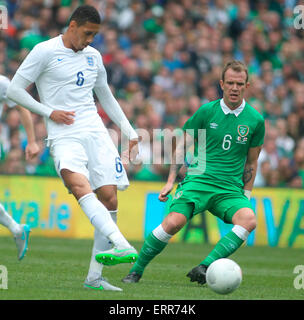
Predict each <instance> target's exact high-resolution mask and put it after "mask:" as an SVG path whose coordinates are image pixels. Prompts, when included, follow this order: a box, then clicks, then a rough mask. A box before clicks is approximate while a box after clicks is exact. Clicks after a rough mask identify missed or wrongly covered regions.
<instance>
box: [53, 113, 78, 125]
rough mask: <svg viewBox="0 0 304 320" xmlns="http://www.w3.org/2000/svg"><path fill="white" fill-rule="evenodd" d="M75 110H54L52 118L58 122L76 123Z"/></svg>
mask: <svg viewBox="0 0 304 320" xmlns="http://www.w3.org/2000/svg"><path fill="white" fill-rule="evenodd" d="M74 117H75V112H74V111H63V110H54V111H53V112H52V113H51V115H50V119H51V120H53V121H54V122H56V123H62V124H67V125H70V124H73V123H74Z"/></svg>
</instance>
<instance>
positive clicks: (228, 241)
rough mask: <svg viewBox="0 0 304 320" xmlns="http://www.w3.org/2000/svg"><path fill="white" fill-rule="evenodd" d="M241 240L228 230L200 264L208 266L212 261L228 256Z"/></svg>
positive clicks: (240, 243)
mask: <svg viewBox="0 0 304 320" xmlns="http://www.w3.org/2000/svg"><path fill="white" fill-rule="evenodd" d="M243 242H244V240H242V239H240V238H239V237H238V236H237V235H236V234H235V233H234V232H233V231H230V232H228V233H227V234H226V235H225V236H224V237H223V238H222V239H221V240H220V241H219V242H218V243H217V244H216V245H215V247H214V249H213V250H212V251H211V252H210V253H209V255H208V256H207V257H206V259H205V260H203V261H202V262H201V263H200V264H203V265H205V266H207V267H208V266H209V265H210V264H211V263H212V262H213V261H215V260H217V259H220V258H226V257H228V256H229V255H231V254H232V253H233V252H234V251H235V250H237V249H238V248H239V247H240V246H241V245H242V244H243Z"/></svg>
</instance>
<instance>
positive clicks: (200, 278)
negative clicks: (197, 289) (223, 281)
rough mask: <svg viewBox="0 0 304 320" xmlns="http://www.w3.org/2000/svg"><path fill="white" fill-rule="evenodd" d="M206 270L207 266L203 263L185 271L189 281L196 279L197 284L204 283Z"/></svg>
mask: <svg viewBox="0 0 304 320" xmlns="http://www.w3.org/2000/svg"><path fill="white" fill-rule="evenodd" d="M206 272H207V267H206V266H204V265H203V264H199V265H198V266H197V267H195V268H193V269H192V270H191V271H189V272H188V273H187V277H189V278H190V281H191V282H194V281H197V282H198V283H199V284H205V283H206Z"/></svg>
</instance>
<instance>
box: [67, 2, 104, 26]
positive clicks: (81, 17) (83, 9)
mask: <svg viewBox="0 0 304 320" xmlns="http://www.w3.org/2000/svg"><path fill="white" fill-rule="evenodd" d="M72 20H74V21H75V22H76V23H77V25H78V26H82V25H84V24H85V23H86V22H91V23H95V24H101V19H100V15H99V12H98V11H97V10H96V9H95V8H94V7H92V6H89V5H83V6H80V7H78V8H77V9H76V10H75V11H74V12H73V13H72V15H71V18H70V21H69V23H70V22H71V21H72Z"/></svg>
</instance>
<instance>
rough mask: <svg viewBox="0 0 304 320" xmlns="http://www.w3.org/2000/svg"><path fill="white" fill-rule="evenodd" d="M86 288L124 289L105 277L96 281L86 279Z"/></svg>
mask: <svg viewBox="0 0 304 320" xmlns="http://www.w3.org/2000/svg"><path fill="white" fill-rule="evenodd" d="M84 287H85V288H86V289H93V290H100V291H101V290H104V291H122V289H121V288H119V287H115V286H113V285H111V284H110V283H109V282H108V281H107V280H106V279H105V278H104V277H100V278H99V279H96V280H94V281H88V280H86V281H85V283H84Z"/></svg>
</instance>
